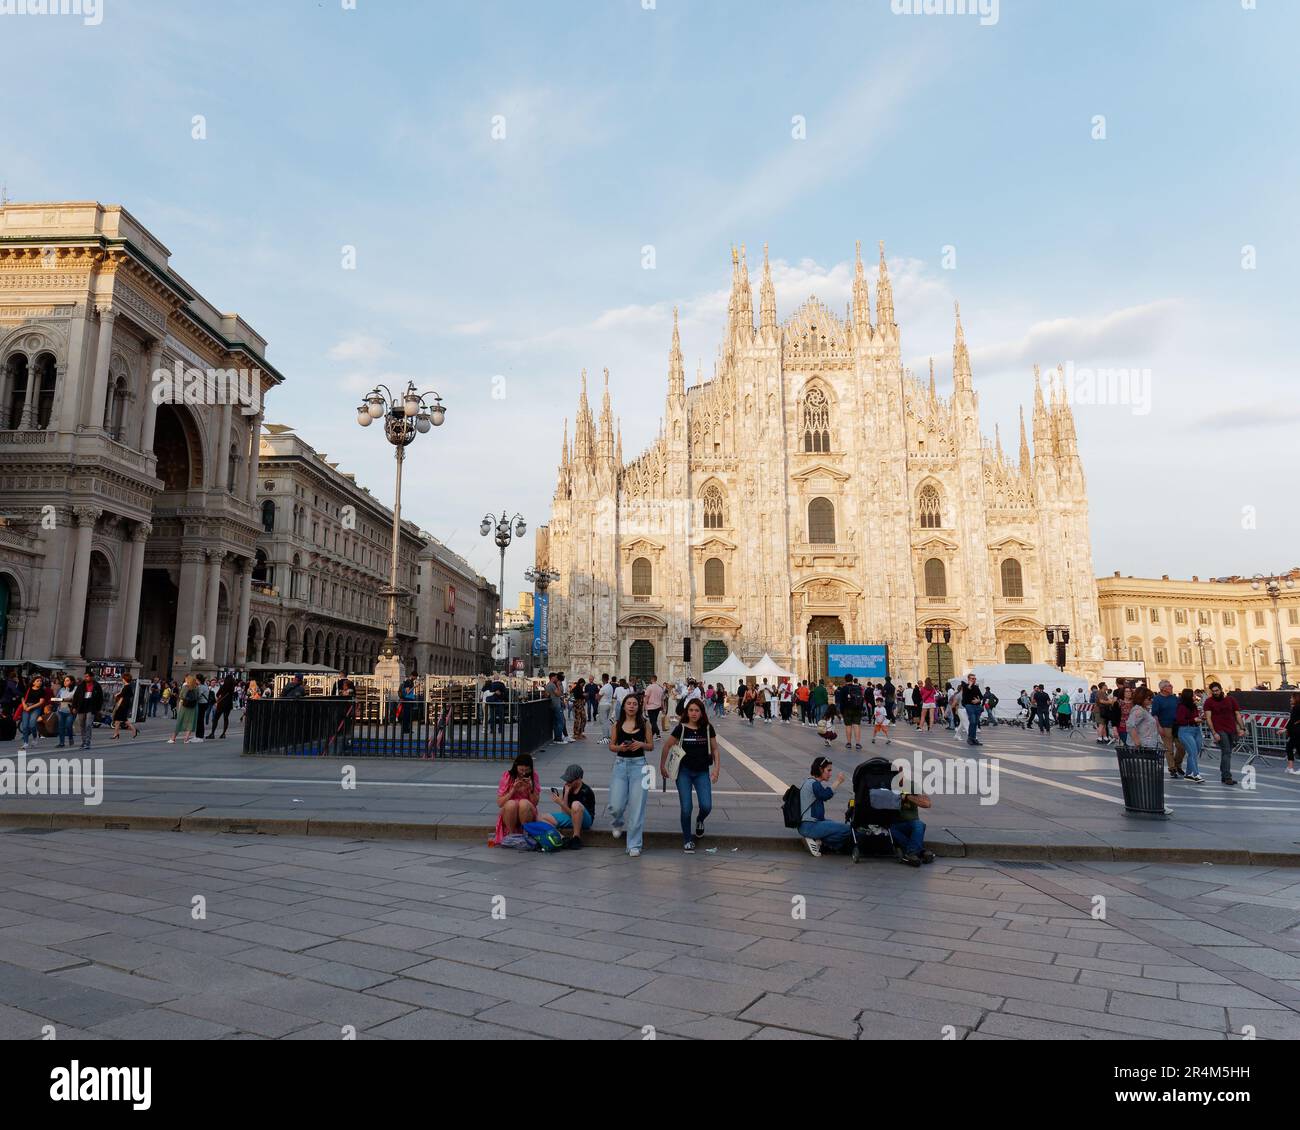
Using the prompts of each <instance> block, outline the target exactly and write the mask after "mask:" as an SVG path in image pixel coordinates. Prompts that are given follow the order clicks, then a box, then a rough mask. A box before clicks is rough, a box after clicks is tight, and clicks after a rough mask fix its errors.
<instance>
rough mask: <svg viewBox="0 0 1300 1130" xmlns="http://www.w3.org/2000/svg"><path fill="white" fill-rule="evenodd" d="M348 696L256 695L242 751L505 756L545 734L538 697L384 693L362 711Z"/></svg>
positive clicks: (544, 707)
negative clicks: (433, 698)
mask: <svg viewBox="0 0 1300 1130" xmlns="http://www.w3.org/2000/svg"><path fill="white" fill-rule="evenodd" d="M357 707H358V703H357V701H356V700H353V699H349V698H332V697H327V696H319V695H315V696H307V697H304V698H290V699H276V698H272V699H255V700H253V701H250V702H249V704H248V714H247V718H246V720H245V722H244V749H243V752H244V753H246V754H266V755H278V756H291V757H293V756H305V757H398V758H420V759H424V760H434V761H436V760H441V759H444V758H445V759H469V760H500V759H512V758H513V757H514V756H515V754H516V753H532V752H533V751H534V750H535V749H537V748H538V747H539V746H541V745H543V744H544V743H545V742H547V741H548V740H549V739H550V735H551V707H550V704H549V703H548V702H546V701H545V700H544V699H529V700H526V701H523V702H511V703H475V702H445V703H443V704H442V705H441V706H432V707H431V706H430V705H429V703H428V702H427V701H425V700H420V699H416V700H410V699H388V700H386V701H384V702H383V703H382V704H378V705H376V707H375V710H374V712H373V713H372V714H370V715H369V716H361V715H360V714H359V712H358V709H357Z"/></svg>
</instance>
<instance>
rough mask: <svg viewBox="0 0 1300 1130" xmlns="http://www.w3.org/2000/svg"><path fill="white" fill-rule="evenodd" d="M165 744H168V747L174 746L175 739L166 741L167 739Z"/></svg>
mask: <svg viewBox="0 0 1300 1130" xmlns="http://www.w3.org/2000/svg"><path fill="white" fill-rule="evenodd" d="M167 744H168V745H175V744H176V739H175V738H168V739H167Z"/></svg>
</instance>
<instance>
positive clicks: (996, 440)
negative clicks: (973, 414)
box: [993, 424, 1006, 463]
mask: <svg viewBox="0 0 1300 1130" xmlns="http://www.w3.org/2000/svg"><path fill="white" fill-rule="evenodd" d="M993 450H994V451H996V452H997V456H998V462H999V463H1005V462H1006V456H1005V455H1004V454H1003V453H1002V427H1001V425H1000V424H994V425H993Z"/></svg>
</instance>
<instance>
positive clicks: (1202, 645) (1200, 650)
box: [1192, 628, 1214, 689]
mask: <svg viewBox="0 0 1300 1130" xmlns="http://www.w3.org/2000/svg"><path fill="white" fill-rule="evenodd" d="M1192 643H1194V644H1195V645H1196V651H1197V654H1198V655H1199V656H1200V659H1201V688H1202V689H1204V688H1205V649H1206V648H1207V647H1211V646H1213V644H1214V641H1213V640H1212V639H1210V637H1209V636H1205V635H1202V634H1201V629H1200V628H1197V629H1196V635H1195V636H1194V637H1193V638H1192Z"/></svg>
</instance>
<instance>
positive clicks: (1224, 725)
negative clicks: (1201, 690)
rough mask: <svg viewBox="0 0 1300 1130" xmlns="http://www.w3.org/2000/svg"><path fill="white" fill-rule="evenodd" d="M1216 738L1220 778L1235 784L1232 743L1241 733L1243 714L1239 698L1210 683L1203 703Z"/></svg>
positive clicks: (1216, 684)
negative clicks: (1238, 703) (1241, 714)
mask: <svg viewBox="0 0 1300 1130" xmlns="http://www.w3.org/2000/svg"><path fill="white" fill-rule="evenodd" d="M1202 708H1203V709H1204V711H1205V716H1206V718H1208V719H1209V722H1210V729H1211V730H1212V731H1213V733H1214V738H1215V740H1216V741H1217V742H1218V743H1219V780H1220V781H1222V782H1223V783H1224V784H1225V785H1235V784H1236V783H1237V782H1236V781H1234V780H1233V779H1232V745H1233V741H1234V740H1235V739H1236V737H1237V735H1238V734H1239V733H1241V716H1240V715H1239V713H1238V711H1239V709H1240V708H1239V707H1238V705H1237V700H1236V699H1235V698H1233V697H1232V695H1230V694H1228V695H1225V694H1224V693H1223V687H1222V685H1220V684H1219V683H1211V684H1210V697H1209V698H1207V699H1206V700H1205V702H1204V703H1202Z"/></svg>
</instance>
